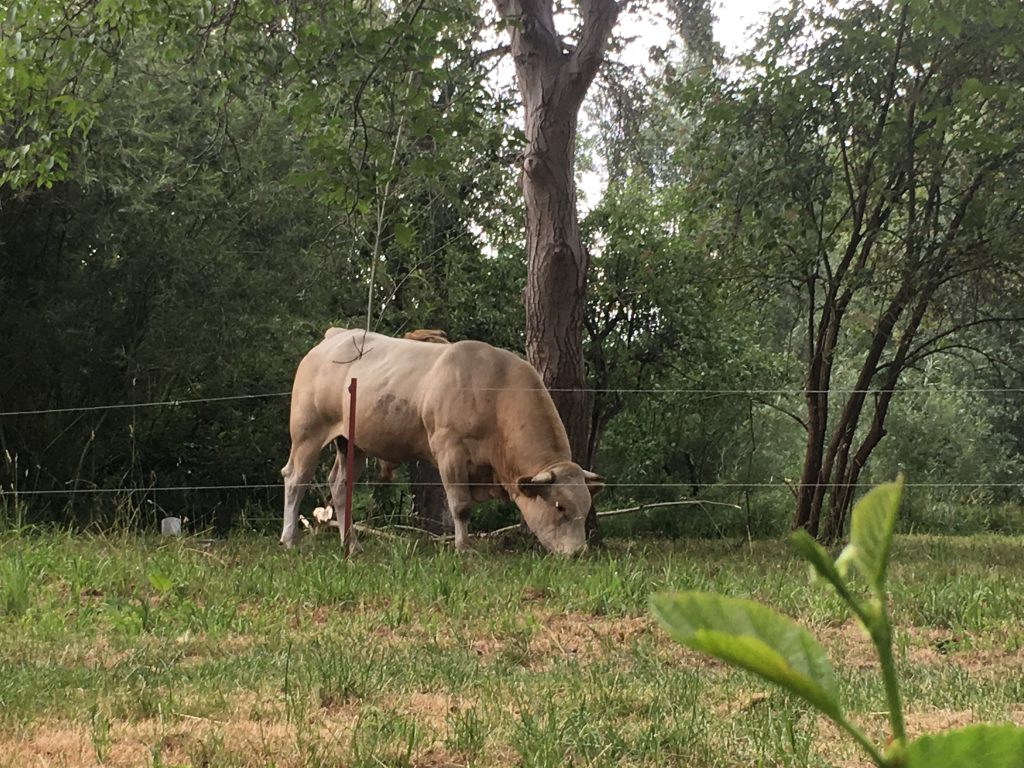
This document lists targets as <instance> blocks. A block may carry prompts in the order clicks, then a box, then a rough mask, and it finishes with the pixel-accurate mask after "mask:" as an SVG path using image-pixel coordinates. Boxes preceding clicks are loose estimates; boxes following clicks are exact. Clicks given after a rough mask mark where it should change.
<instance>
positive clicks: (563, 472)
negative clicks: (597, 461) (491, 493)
mask: <svg viewBox="0 0 1024 768" xmlns="http://www.w3.org/2000/svg"><path fill="white" fill-rule="evenodd" d="M603 487H604V483H603V482H602V481H601V478H600V477H598V476H597V475H595V474H594V473H593V472H588V471H587V470H585V469H583V468H582V467H580V466H579V465H578V464H574V463H572V462H566V463H564V464H558V465H557V466H555V467H552V468H550V469H546V470H544V471H543V472H539V473H538V474H536V475H534V476H533V477H521V478H519V480H518V482H517V483H516V489H517V490H518V491H519V493H518V495H516V497H515V502H516V505H517V506H518V507H519V509H520V511H521V512H522V513H523V519H525V520H526V524H527V526H529V528H530V530H531V531H533V533H534V535H536V537H537V538H538V539H539V540H540V543H541V544H542V545H543V547H544V548H545V549H546V550H548V551H549V552H554V553H556V554H560V555H578V554H580V553H581V552H583V550H585V549H586V548H587V534H586V530H585V525H584V524H585V523H586V520H587V513H588V512H589V511H590V499H591V496H592V495H593V494H594V493H597V492H598V491H599V490H601V488H603Z"/></svg>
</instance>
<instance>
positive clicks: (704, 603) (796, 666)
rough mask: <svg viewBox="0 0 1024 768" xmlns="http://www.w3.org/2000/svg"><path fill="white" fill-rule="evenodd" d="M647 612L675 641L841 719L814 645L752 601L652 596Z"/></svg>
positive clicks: (828, 672) (827, 670) (832, 683)
mask: <svg viewBox="0 0 1024 768" xmlns="http://www.w3.org/2000/svg"><path fill="white" fill-rule="evenodd" d="M651 607H652V609H653V611H654V615H655V616H656V617H657V618H658V621H659V622H660V623H661V625H662V626H663V627H664V628H665V630H666V631H668V633H669V634H670V635H671V636H672V638H673V639H674V640H676V641H677V642H679V643H681V644H683V645H685V646H687V647H689V648H692V649H694V650H695V651H701V652H702V653H707V654H709V655H711V656H714V657H715V658H717V659H721V660H722V661H725V662H727V663H729V664H732V665H734V666H737V667H741V668H743V669H746V670H748V671H750V672H753V673H754V674H756V675H759V676H760V677H763V678H765V679H766V680H769V681H771V682H773V683H776V684H777V685H781V686H782V687H783V688H785V689H786V690H788V691H791V692H792V693H795V694H796V695H797V696H800V697H801V698H803V699H805V700H806V701H808V702H810V703H811V704H813V705H814V706H815V707H817V708H818V709H820V710H821V711H822V712H824V713H825V714H826V715H828V716H829V717H831V718H833V719H836V718H838V717H840V715H841V709H840V706H839V691H838V688H837V686H836V680H835V675H834V674H833V672H832V667H831V665H830V664H829V662H828V658H827V657H826V656H825V651H824V649H823V648H822V647H821V645H820V644H819V643H818V641H817V640H815V639H814V637H813V636H812V635H811V633H810V632H808V631H807V630H806V629H804V628H803V627H801V626H799V625H798V624H796V623H794V622H793V621H791V620H790V619H787V618H786V617H785V616H782V615H781V614H778V613H776V612H775V611H773V610H771V609H770V608H766V607H765V606H763V605H760V604H759V603H755V602H753V601H751V600H741V599H737V598H732V597H723V596H722V595H713V594H707V593H703V592H679V593H675V594H661V595H654V596H653V597H652V598H651Z"/></svg>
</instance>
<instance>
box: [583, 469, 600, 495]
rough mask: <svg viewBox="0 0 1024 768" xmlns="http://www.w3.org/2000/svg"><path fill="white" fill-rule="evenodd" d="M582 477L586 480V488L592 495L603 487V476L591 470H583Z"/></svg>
mask: <svg viewBox="0 0 1024 768" xmlns="http://www.w3.org/2000/svg"><path fill="white" fill-rule="evenodd" d="M583 477H584V479H586V481H587V490H588V491H590V495H591V496H593V495H594V494H595V493H598V492H599V491H601V490H602V489H603V488H604V478H603V477H601V476H600V475H598V474H595V473H593V472H588V471H587V470H585V469H584V470H583Z"/></svg>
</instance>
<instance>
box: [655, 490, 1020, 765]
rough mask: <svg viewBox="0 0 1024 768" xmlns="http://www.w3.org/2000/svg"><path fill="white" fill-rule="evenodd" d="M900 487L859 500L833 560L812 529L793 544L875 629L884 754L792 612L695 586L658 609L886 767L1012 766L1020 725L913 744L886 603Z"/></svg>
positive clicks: (702, 647)
mask: <svg viewBox="0 0 1024 768" xmlns="http://www.w3.org/2000/svg"><path fill="white" fill-rule="evenodd" d="M902 492H903V479H902V478H900V479H899V480H898V481H897V482H895V483H889V484H886V485H881V486H878V487H876V488H874V489H872V490H871V491H870V492H869V493H868V494H866V495H865V496H864V498H862V499H861V500H860V501H859V502H858V503H857V504H856V506H855V507H854V510H853V522H852V527H851V540H850V543H849V544H848V545H847V546H846V548H845V549H844V551H843V553H842V554H841V555H840V557H839V559H838V560H837V561H836V562H835V563H832V561H831V559H830V558H829V557H828V555H827V553H826V552H825V551H824V550H823V549H822V548H821V547H820V545H818V544H817V542H815V541H814V540H813V539H812V538H811V537H810V536H809V535H808V534H807V533H806V532H804V531H799V532H797V533H795V534H794V536H793V538H792V543H793V548H794V550H795V551H796V552H797V553H798V554H800V555H801V556H802V557H803V558H804V559H805V560H807V561H808V562H810V564H811V566H812V567H813V569H814V570H815V571H816V572H817V573H818V574H819V575H820V576H822V577H823V578H825V579H826V580H827V581H828V582H829V583H830V584H831V585H832V586H833V587H834V588H835V591H836V593H837V594H838V596H839V597H840V598H841V599H842V600H843V602H844V603H845V604H846V606H847V607H848V608H849V609H850V610H851V611H852V612H853V613H854V614H855V615H856V616H857V618H858V619H859V620H860V621H861V622H862V624H863V625H864V627H865V628H866V629H867V630H868V632H869V634H870V636H871V640H872V642H873V644H874V646H875V650H876V652H877V653H878V658H879V662H880V667H881V674H882V678H883V682H884V687H885V692H886V698H887V701H888V706H889V713H888V714H889V720H890V724H891V727H892V732H891V743H890V744H889V746H888V747H887V748H886V749H885V750H884V753H883V751H881V750H879V749H878V748H877V747H876V746H875V745H873V744H872V743H871V741H870V740H869V739H868V738H867V736H865V734H864V733H863V732H862V731H861V730H860V729H858V728H857V727H856V726H855V725H853V724H852V723H850V722H849V721H848V720H847V719H846V717H845V716H844V715H843V713H842V711H841V710H840V704H839V701H838V692H837V688H836V685H835V681H834V679H833V677H832V670H831V667H830V666H829V664H828V660H827V659H826V657H825V653H824V650H823V649H822V648H821V647H820V646H819V645H818V644H817V641H815V640H814V638H813V637H812V636H811V635H810V634H809V633H808V632H806V630H804V629H802V628H801V627H799V626H798V625H796V624H795V623H793V622H792V621H790V620H789V619H787V618H785V617H784V616H782V615H780V614H777V613H776V612H774V611H772V610H771V609H769V608H765V607H763V606H760V605H758V604H757V603H751V602H749V601H745V600H736V599H734V598H726V597H722V596H720V595H714V594H702V593H692V592H684V593H676V594H663V595H655V596H653V597H652V598H651V606H652V609H653V611H654V613H655V615H656V616H657V618H658V620H659V621H660V622H661V624H662V626H663V627H664V628H665V629H666V630H667V631H668V633H669V634H670V635H671V636H672V637H673V638H675V639H676V640H677V641H679V642H681V643H683V644H684V645H687V646H689V647H691V648H693V649H695V650H698V651H702V652H704V653H707V654H709V655H711V656H714V657H716V658H718V659H721V660H723V661H725V662H726V663H729V664H732V665H733V666H738V667H741V668H743V669H746V670H749V671H751V672H753V673H755V674H757V675H759V676H760V677H762V678H764V679H766V680H769V681H770V682H773V683H776V684H777V685H780V686H782V687H783V688H785V689H787V690H789V691H791V692H792V693H795V694H796V695H798V696H800V697H802V698H804V699H805V700H806V701H808V702H809V703H810V704H811V705H812V706H814V707H815V708H816V709H818V710H819V711H821V712H822V713H824V714H825V715H827V716H828V717H829V718H831V719H832V720H833V721H834V722H835V723H836V725H838V726H839V727H840V728H842V729H844V730H845V731H846V732H847V733H849V734H850V736H851V737H852V738H853V739H854V740H855V741H857V743H858V744H860V745H861V746H862V747H863V748H864V750H865V751H866V752H867V753H868V754H869V755H870V756H871V759H872V761H873V762H874V763H875V764H876V765H878V766H880V767H881V768H904V767H906V768H915V767H917V766H919V767H920V768H926V767H929V768H930V767H931V766H958V765H965V764H967V763H968V762H973V761H980V762H979V764H984V765H996V766H1007V768H1008V767H1009V766H1016V765H1019V764H1020V761H1021V759H1022V757H1024V729H1022V728H1017V727H1014V726H993V725H981V726H972V727H969V728H964V729H960V730H957V731H947V732H944V733H941V734H938V735H931V736H922V737H920V738H919V739H917V740H914V741H911V742H909V744H908V743H907V738H906V731H905V726H904V722H903V711H902V703H901V701H900V692H899V685H898V682H897V679H896V668H895V662H894V659H893V654H892V632H891V629H890V625H889V613H888V608H887V606H886V600H887V594H886V570H887V568H888V565H889V554H890V551H891V547H892V537H893V530H894V528H895V524H896V516H897V512H898V510H899V505H900V500H901V497H902ZM845 564H851V565H853V566H854V567H855V568H856V569H857V570H858V571H859V572H860V574H861V576H863V577H864V579H865V580H866V581H867V584H868V586H869V588H870V592H871V596H870V597H869V598H868V599H866V600H862V599H860V598H858V597H857V596H856V595H855V593H854V590H853V589H852V588H851V586H850V585H849V584H848V583H847V582H846V580H845V578H844V575H843V571H844V570H845V568H844V566H845Z"/></svg>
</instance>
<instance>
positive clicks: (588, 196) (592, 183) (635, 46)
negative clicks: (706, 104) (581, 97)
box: [508, 0, 786, 215]
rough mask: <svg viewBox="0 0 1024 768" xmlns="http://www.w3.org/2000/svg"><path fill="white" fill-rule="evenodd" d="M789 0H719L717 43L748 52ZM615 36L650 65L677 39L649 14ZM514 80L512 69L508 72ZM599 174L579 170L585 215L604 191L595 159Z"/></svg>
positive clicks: (627, 19)
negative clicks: (654, 53)
mask: <svg viewBox="0 0 1024 768" xmlns="http://www.w3.org/2000/svg"><path fill="white" fill-rule="evenodd" d="M785 2H786V0H717V1H716V2H715V5H714V14H715V17H716V19H715V40H716V41H717V42H718V43H719V44H721V45H722V47H723V48H725V53H726V54H727V55H734V54H737V53H740V52H741V51H743V50H744V49H746V48H747V47H748V46H749V44H750V42H751V40H752V38H753V33H752V32H751V27H752V26H757V25H758V20H759V19H760V18H761V17H762V16H765V15H766V14H768V13H769V12H771V11H773V10H775V9H776V8H778V7H780V6H782V5H783V4H784V3H785ZM615 32H616V34H618V35H621V36H622V37H624V38H633V39H632V41H631V42H629V43H628V44H627V45H626V46H625V49H624V50H623V52H622V54H621V56H622V58H623V59H624V60H625V61H629V62H632V63H643V62H648V61H649V56H648V51H649V50H650V48H651V47H652V46H660V47H664V46H665V45H666V44H667V43H668V41H669V39H670V38H671V37H672V36H673V34H674V33H673V31H672V30H671V28H670V27H669V26H668V25H667V24H666V23H664V21H660V22H659V21H657V20H655V19H653V18H652V16H651V14H650V13H649V12H648V11H643V10H641V11H635V12H629V11H627V12H625V13H622V14H620V16H619V19H618V21H617V22H616V24H615ZM508 77H509V79H511V77H512V75H511V67H509V70H508ZM580 117H581V121H580V128H581V130H582V131H583V132H585V131H586V126H585V121H586V108H585V107H584V110H583V112H582V113H581V116H580ZM594 160H596V162H595V166H596V168H595V170H593V171H585V172H580V170H579V169H577V171H576V173H577V177H576V180H577V185H578V186H577V193H578V195H579V200H578V204H579V208H580V214H581V215H582V214H583V213H585V212H586V211H587V210H589V209H590V208H591V207H592V206H593V205H595V204H596V203H597V202H598V201H599V200H600V199H601V193H602V190H603V189H604V182H605V179H604V173H603V169H602V168H601V167H600V166H601V162H600V160H598V159H597V158H594Z"/></svg>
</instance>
